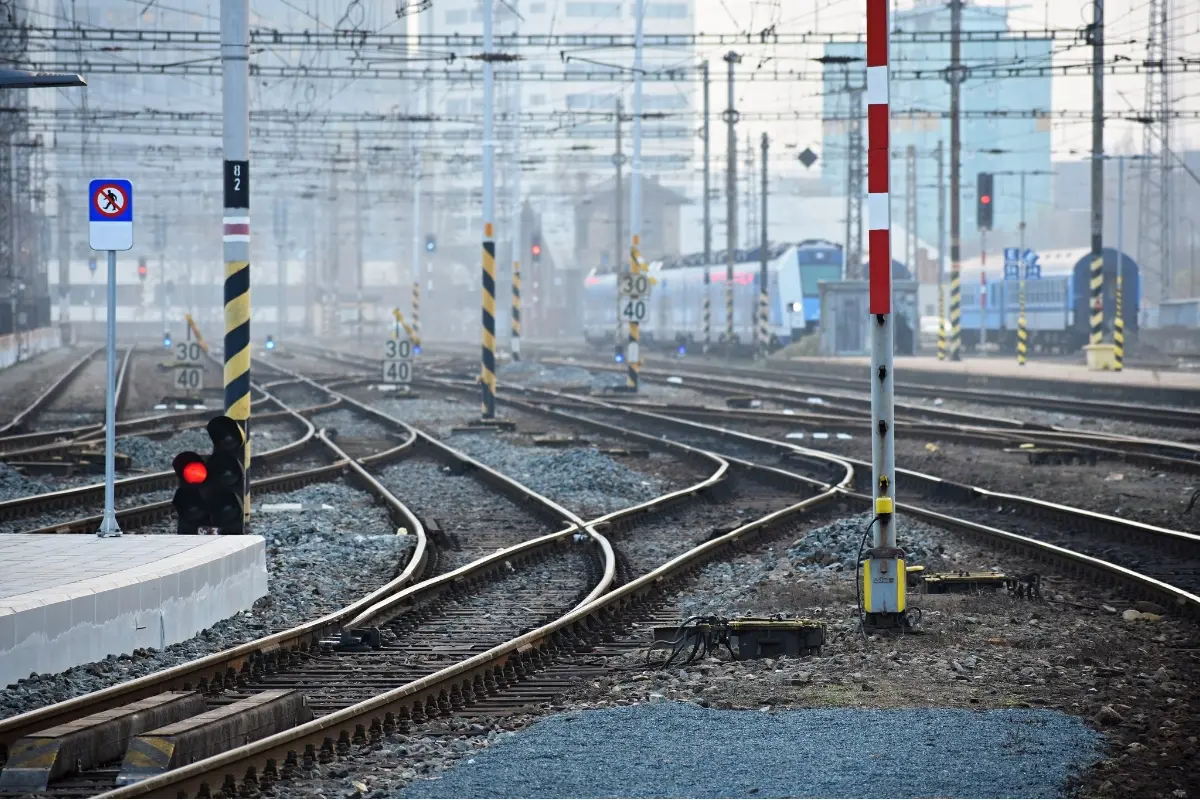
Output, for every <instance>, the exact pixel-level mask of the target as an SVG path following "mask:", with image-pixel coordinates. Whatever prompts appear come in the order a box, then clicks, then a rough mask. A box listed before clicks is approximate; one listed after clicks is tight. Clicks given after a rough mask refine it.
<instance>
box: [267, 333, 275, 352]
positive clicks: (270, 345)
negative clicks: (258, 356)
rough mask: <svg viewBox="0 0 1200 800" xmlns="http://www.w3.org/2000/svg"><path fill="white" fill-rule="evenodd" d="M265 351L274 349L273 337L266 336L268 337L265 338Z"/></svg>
mask: <svg viewBox="0 0 1200 800" xmlns="http://www.w3.org/2000/svg"><path fill="white" fill-rule="evenodd" d="M267 349H268V350H274V349H275V337H274V336H268V337H267Z"/></svg>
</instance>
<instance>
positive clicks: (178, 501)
mask: <svg viewBox="0 0 1200 800" xmlns="http://www.w3.org/2000/svg"><path fill="white" fill-rule="evenodd" d="M206 427H207V430H208V436H209V438H210V439H212V445H213V451H212V454H211V455H209V456H208V457H204V456H201V455H200V454H198V453H193V452H191V451H187V452H183V453H180V454H179V455H177V456H175V460H174V462H172V465H171V466H172V467H173V468H174V470H175V474H176V475H177V476H178V477H179V487H178V488H177V489H176V490H175V497H174V499H173V500H172V503H173V505H174V506H175V511H176V513H177V514H178V516H179V526H178V530H179V533H180V534H187V535H195V534H198V533H201V532H216V533H222V534H237V533H245V515H244V508H245V485H246V468H245V464H244V463H243V462H242V459H243V458H244V454H245V452H246V448H245V439H244V435H243V433H242V428H241V426H240V425H238V423H237V421H236V420H233V419H231V418H229V417H214V418H213V419H211V420H209V422H208V425H207V426H206ZM202 529H204V530H203V531H202Z"/></svg>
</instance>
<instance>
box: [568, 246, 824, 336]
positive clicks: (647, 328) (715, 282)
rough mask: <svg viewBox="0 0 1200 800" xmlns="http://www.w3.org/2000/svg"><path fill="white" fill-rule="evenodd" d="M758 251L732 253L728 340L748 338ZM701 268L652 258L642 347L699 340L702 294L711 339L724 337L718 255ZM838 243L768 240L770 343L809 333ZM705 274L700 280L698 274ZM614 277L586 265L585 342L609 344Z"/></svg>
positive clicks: (698, 257) (697, 261)
mask: <svg viewBox="0 0 1200 800" xmlns="http://www.w3.org/2000/svg"><path fill="white" fill-rule="evenodd" d="M760 259H761V251H760V250H759V249H758V248H755V249H750V250H738V251H736V253H735V258H734V268H733V343H734V345H735V346H736V345H745V346H748V345H749V344H750V343H751V342H753V341H754V323H755V315H756V314H757V308H758V296H759V275H760ZM713 261H714V263H712V264H708V265H706V264H705V263H704V255H703V254H695V255H689V256H684V257H681V258H678V259H672V260H663V261H652V262H650V264H649V265H648V266H649V275H650V277H651V278H653V279H654V285H653V288H652V289H651V293H650V298H649V301H648V302H647V308H646V311H647V318H646V319H645V320H644V321H643V322H642V323H641V336H642V341H643V342H644V343H645V344H646V345H648V346H654V345H658V346H671V347H676V346H685V347H687V346H691V345H694V344H695V343H697V342H703V341H704V316H703V314H704V295H705V292H707V293H708V298H709V302H710V304H711V309H712V312H711V313H712V341H713V343H714V344H723V343H724V342H725V339H726V330H725V329H726V313H725V304H726V297H725V277H726V264H725V253H724V252H719V253H714V255H713ZM842 265H843V257H842V248H841V246H840V245H837V244H833V243H832V242H828V241H825V240H820V239H810V240H806V241H803V242H800V243H798V244H778V245H769V247H768V252H767V295H768V306H769V308H768V320H769V324H770V335H771V346H772V348H775V347H782V346H783V345H786V344H787V343H788V342H790V341H792V340H793V339H794V338H796V337H799V336H801V335H803V334H804V333H806V332H808V331H811V330H813V329H814V328H815V327H816V326H817V324H818V322H819V317H820V295H819V290H818V286H817V285H818V284H819V283H820V282H821V281H836V280H841V278H842ZM706 273H707V275H708V278H709V280H708V282H707V283H706V281H705V275H706ZM616 279H617V276H616V275H615V274H614V273H613V272H600V271H599V270H592V271H591V272H590V273H589V274H588V276H587V278H586V279H585V283H584V309H585V310H584V320H583V327H584V336H585V337H586V338H587V340H588V341H589V342H593V343H599V342H606V341H607V342H612V340H613V336H614V333H615V331H616V326H617V283H616Z"/></svg>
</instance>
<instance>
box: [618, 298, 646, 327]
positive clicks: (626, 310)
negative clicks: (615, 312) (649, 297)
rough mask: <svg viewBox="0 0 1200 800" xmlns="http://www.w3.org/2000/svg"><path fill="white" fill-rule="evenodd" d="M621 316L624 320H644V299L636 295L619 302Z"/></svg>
mask: <svg viewBox="0 0 1200 800" xmlns="http://www.w3.org/2000/svg"><path fill="white" fill-rule="evenodd" d="M621 317H622V318H623V319H624V320H625V321H626V322H645V321H646V301H645V300H642V299H641V298H638V297H628V298H626V299H625V301H624V302H623V303H621Z"/></svg>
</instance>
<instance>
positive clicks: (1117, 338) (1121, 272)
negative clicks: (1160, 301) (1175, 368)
mask: <svg viewBox="0 0 1200 800" xmlns="http://www.w3.org/2000/svg"><path fill="white" fill-rule="evenodd" d="M1124 284H1125V156H1119V157H1118V158H1117V296H1116V301H1117V302H1116V306H1117V307H1116V314H1114V315H1113V368H1114V369H1115V370H1116V371H1118V372H1120V371H1121V370H1123V369H1124V368H1125V317H1124V311H1125V309H1124V307H1123V301H1124V299H1125V298H1124Z"/></svg>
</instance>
